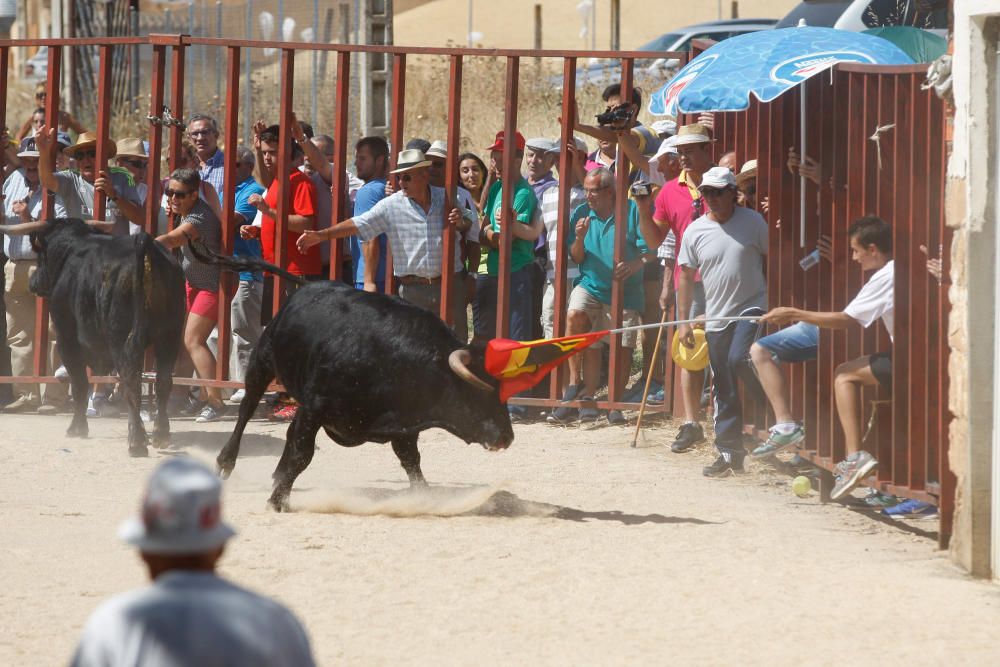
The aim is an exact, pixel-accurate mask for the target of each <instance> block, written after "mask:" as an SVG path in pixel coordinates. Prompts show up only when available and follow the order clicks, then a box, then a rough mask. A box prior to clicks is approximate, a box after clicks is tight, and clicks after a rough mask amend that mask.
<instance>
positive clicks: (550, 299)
mask: <svg viewBox="0 0 1000 667" xmlns="http://www.w3.org/2000/svg"><path fill="white" fill-rule="evenodd" d="M575 278H576V276H573V277H572V278H569V277H567V278H566V303H569V295H570V293H571V292H572V291H573V280H574V279H575ZM555 319H556V281H555V279H554V278H552V279H548V280H546V281H545V293H544V294H543V295H542V335H544V336H545V337H546V338H554V337H555Z"/></svg>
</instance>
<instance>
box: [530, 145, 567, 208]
mask: <svg viewBox="0 0 1000 667" xmlns="http://www.w3.org/2000/svg"><path fill="white" fill-rule="evenodd" d="M558 148H559V145H558V144H557V143H556V142H554V141H552V140H551V139H546V138H544V137H535V138H534V139H528V140H527V141H526V142H524V167H525V171H527V174H526V176H527V179H528V183H529V184H530V185H531V189H532V190H534V191H535V198H536V199H538V200H539V201H541V199H542V195H543V194H544V193H545V191H546V190H548V189H549V188H551V187H553V186H555V185H559V181H557V180H556V177H555V176H554V175H553V174H552V167H553V166H554V165H555V162H556V154H555V153H553V152H552V151H554V150H556V149H558Z"/></svg>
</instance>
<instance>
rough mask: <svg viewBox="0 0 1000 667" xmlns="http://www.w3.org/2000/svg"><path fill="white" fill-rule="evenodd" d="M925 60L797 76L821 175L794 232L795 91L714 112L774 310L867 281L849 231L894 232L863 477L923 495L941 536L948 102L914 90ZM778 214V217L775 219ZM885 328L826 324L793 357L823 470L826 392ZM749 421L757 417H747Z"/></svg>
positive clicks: (832, 450) (947, 477) (794, 383)
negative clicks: (745, 174) (884, 363)
mask: <svg viewBox="0 0 1000 667" xmlns="http://www.w3.org/2000/svg"><path fill="white" fill-rule="evenodd" d="M925 70H926V68H925V67H924V66H922V65H914V66H907V67H873V66H865V65H853V64H852V65H847V64H842V65H837V66H836V67H835V68H834V69H833V70H832V71H831V72H830V73H824V74H822V75H819V76H816V77H814V78H812V79H810V80H809V81H807V82H806V84H805V98H806V113H805V117H806V123H807V127H806V145H807V153H808V155H809V157H811V158H813V159H815V160H817V161H818V162H819V164H820V177H819V183H818V184H817V183H813V182H812V181H808V180H807V181H806V183H807V185H806V192H805V202H806V225H805V236H804V238H803V237H801V236H800V226H799V214H800V205H799V202H800V191H799V187H800V186H799V183H800V181H799V178H798V177H797V176H795V175H793V174H792V173H790V172H789V170H788V169H787V168H786V160H787V157H788V151H789V149H790V148H793V147H794V148H795V149H796V150H797V151H799V152H800V153H801V149H800V137H799V131H800V125H799V123H800V106H799V105H800V104H801V100H802V90H801V88H800V89H799V90H795V91H792V92H790V93H788V94H786V95H784V96H782V97H780V98H778V99H777V100H775V101H774V102H771V103H770V104H761V103H759V102H758V101H756V100H754V101H752V103H751V105H750V108H749V109H748V110H747V111H745V112H740V113H727V114H717V115H716V120H715V123H716V136H717V137H718V138H719V145H718V148H717V150H719V151H723V152H724V151H727V150H735V151H736V153H737V155H738V157H739V159H740V162H741V163H742V162H743V161H744V160H747V159H754V158H756V159H757V160H758V161H759V164H760V169H759V171H758V182H757V190H758V196H761V197H764V196H766V197H768V198H769V203H770V211H769V214H768V222H769V224H770V227H771V234H770V252H769V260H768V300H769V304H770V305H771V306H778V305H785V306H795V307H799V308H804V309H808V310H818V311H839V310H843V308H844V307H845V306H846V305H847V303H848V302H849V301H850V300H851V298H853V297H854V296H855V295H856V294H857V293H858V291H859V289H860V288H861V286H862V284H863V283H864V280H865V278H864V277H863V276H862V273H861V270H860V268H859V267H858V265H857V264H856V263H854V262H852V261H851V251H850V247H849V241H848V238H847V228H848V227H849V226H850V224H851V223H852V222H854V221H855V220H857V219H858V218H860V217H862V216H864V215H867V214H875V215H878V216H880V217H882V218H883V219H885V220H887V221H888V222H889V223H890V224H891V225H892V227H893V231H894V234H893V257H894V260H895V326H894V329H895V341H894V343H893V344H892V348H893V350H892V353H893V391H892V394H891V396H890V395H889V392H887V391H885V390H882V389H880V390H879V391H877V392H876V391H874V390H868V391H866V392H865V394H864V399H863V403H864V405H863V406H862V407H863V413H862V414H864V415H865V417H866V419H868V420H871V419H872V417H873V415H872V413H873V412H874V413H875V414H874V427H873V428H872V430H871V432H870V434H869V435H868V439H867V440H866V442H865V449H866V450H868V451H870V452H871V453H872V454H874V455H875V457H876V458H877V459H878V461H879V470H878V473H877V479H871V480H868V483H869V484H870V485H871V486H876V487H879V488H881V489H882V490H883V491H886V492H890V493H895V494H898V495H902V496H906V497H910V498H918V499H923V500H927V501H930V502H933V503H935V504H937V505H939V508H940V516H941V519H940V522H941V523H940V536H941V541H942V543H946V542H947V539H948V536H949V535H950V533H951V519H952V510H953V502H954V488H955V479H954V476H953V475H952V473H951V471H950V470H949V468H948V461H947V456H948V446H947V443H948V420H949V415H948V376H947V368H948V342H947V336H946V331H947V329H946V326H947V321H948V312H949V302H948V299H947V294H946V291H945V290H946V286H944V285H943V284H942V283H940V282H939V281H938V280H937V279H936V278H934V277H932V276H931V275H930V274H929V273H928V271H927V267H926V260H927V257H926V256H925V255H924V254H923V252H922V251H921V250H920V247H921V246H925V247H926V248H927V249H928V250H929V254H930V256H931V257H941V258H942V260H943V262H944V267H943V268H944V275H945V276H947V275H948V271H949V266H948V257H949V255H950V253H949V252H948V249H949V248H950V246H951V232H950V230H949V229H948V228H947V227H946V225H945V220H944V209H943V205H944V179H945V160H946V145H945V139H944V124H945V109H944V103H943V102H942V101H941V100H939V99H938V98H937V97H936V96H935V95H934V94H933V93H932V92H929V91H922V90H921V89H920V84H921V83H922V82H923V80H924V76H925V73H926V72H925ZM779 223H780V224H779ZM820 235H826V236H829V237H830V238H831V239H832V243H833V264H832V266H831V265H829V264H826V263H825V262H824V263H821V264H820V265H819V266H818V267H816V268H813V269H812V270H809V271H803V270H802V269H801V268H800V267H799V265H798V260H799V259H801V258H802V257H803V256H805V255H806V254H808V253H809V252H811V251H812V250H813V249H814V248H815V247H816V243H817V239H818V237H819V236H820ZM889 345H890V341H889V337H888V335H886V333H885V330H884V328H883V327H882V326H881V325H879V326H878V327H871V328H870V329H868V330H866V331H864V332H853V331H852V332H839V331H837V332H835V331H830V330H825V331H822V333H821V336H820V354H819V359H818V360H817V362H815V363H807V364H792V365H790V366H789V368H788V373H789V376H790V380H791V388H792V397H793V408H794V411H795V413H796V414H797V415H801V416H802V418H803V419H804V421H805V424H806V433H807V442H806V447H805V449H806V451H805V452H804V453H803V455H804V456H807V457H808V458H810V459H811V460H812V461H814V462H815V463H817V464H818V465H820V466H822V467H824V468H826V469H828V470H832V468H833V466H834V464H836V462H838V461H841V460H843V458H844V456H845V451H844V445H843V436H842V433H841V431H840V425H839V421H838V419H837V413H836V408H835V405H834V397H833V377H834V370H835V369H836V367H837V365H838V364H840V363H842V362H845V361H848V360H850V359H854V358H856V357H859V356H861V355H863V354H870V353H873V352H876V351H880V350H887V349H889ZM757 420H758V423H757V424H756V425H757V426H758V427H759V428H763V427H764V426H765V425H766V424H767V423H769V422H767V420H766V419H765V418H764V415H763V414H759V415H758V417H757Z"/></svg>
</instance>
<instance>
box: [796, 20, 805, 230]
mask: <svg viewBox="0 0 1000 667" xmlns="http://www.w3.org/2000/svg"><path fill="white" fill-rule="evenodd" d="M805 25H806V20H805V19H799V25H798V26H797V27H799V28H804V27H805ZM799 151H800V153H799V160H800V162H799V165H800V166H799V247H800V248H805V247H806V177H805V176H803V175H802V167H801V165H803V164H805V161H806V82H805V81H803V82H802V83H801V84H800V85H799Z"/></svg>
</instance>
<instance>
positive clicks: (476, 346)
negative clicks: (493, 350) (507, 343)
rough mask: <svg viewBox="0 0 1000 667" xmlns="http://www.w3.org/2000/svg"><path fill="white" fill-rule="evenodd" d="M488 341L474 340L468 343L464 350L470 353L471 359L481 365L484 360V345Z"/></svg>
mask: <svg viewBox="0 0 1000 667" xmlns="http://www.w3.org/2000/svg"><path fill="white" fill-rule="evenodd" d="M487 342H488V341H484V340H474V341H472V342H471V343H469V344H468V345H467V346H466V348H467V349H468V350H469V352H471V353H472V358H473V359H474V360H476V361H478V362H479V363H482V362H483V360H484V359H486V343H487Z"/></svg>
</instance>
